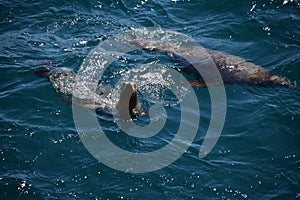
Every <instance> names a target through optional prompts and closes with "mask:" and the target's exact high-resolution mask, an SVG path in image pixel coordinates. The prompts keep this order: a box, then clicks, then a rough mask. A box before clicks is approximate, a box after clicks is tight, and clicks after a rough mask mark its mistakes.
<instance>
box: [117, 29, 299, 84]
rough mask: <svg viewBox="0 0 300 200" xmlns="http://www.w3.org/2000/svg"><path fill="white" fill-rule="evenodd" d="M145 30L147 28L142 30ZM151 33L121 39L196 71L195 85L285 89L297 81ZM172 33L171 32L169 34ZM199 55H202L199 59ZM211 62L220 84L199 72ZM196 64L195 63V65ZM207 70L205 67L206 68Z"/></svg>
mask: <svg viewBox="0 0 300 200" xmlns="http://www.w3.org/2000/svg"><path fill="white" fill-rule="evenodd" d="M144 31H146V30H144ZM150 33H151V32H149V33H148V32H145V33H139V32H138V31H137V32H134V34H129V35H127V37H126V38H125V39H123V40H122V41H121V42H124V43H129V44H130V45H134V46H136V47H138V48H141V49H144V50H148V51H157V52H160V53H163V54H166V55H167V56H169V57H171V58H173V59H174V60H176V61H179V62H183V64H185V65H187V67H186V68H185V69H183V70H186V71H188V72H191V73H194V74H197V79H196V80H191V81H190V83H191V85H192V86H195V87H207V86H215V85H221V84H247V85H257V86H264V87H266V86H283V87H288V88H295V87H296V82H294V83H292V82H291V81H290V80H288V79H287V78H285V77H281V76H278V75H272V74H270V72H269V71H268V70H267V69H264V68H262V67H261V66H258V65H256V64H254V63H251V62H248V61H246V60H245V59H243V58H240V57H238V56H233V55H230V54H227V53H224V52H221V51H215V50H210V49H206V48H203V47H201V48H199V45H194V46H193V45H190V46H189V45H187V46H186V45H182V44H181V43H180V42H179V43H176V42H174V43H171V42H168V41H167V42H166V41H163V39H161V38H160V37H151V36H149V38H150V39H148V36H147V35H150ZM168 34H169V33H168V32H166V33H163V34H162V35H163V36H169V35H168ZM170 35H172V34H170ZM199 56H200V57H201V58H199ZM208 62H213V63H214V64H213V65H215V66H216V67H217V69H218V71H219V72H220V74H221V77H222V80H223V83H221V82H217V81H216V82H214V81H209V83H207V82H205V81H204V80H203V78H202V77H201V76H200V75H199V71H201V70H203V69H197V67H199V68H203V67H204V65H205V64H207V63H208ZM195 63H196V65H195ZM205 70H207V71H208V73H209V70H210V67H209V66H208V67H207V69H205Z"/></svg>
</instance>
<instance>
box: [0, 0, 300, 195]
mask: <svg viewBox="0 0 300 200" xmlns="http://www.w3.org/2000/svg"><path fill="white" fill-rule="evenodd" d="M152 26H155V27H162V28H165V29H171V30H174V31H178V32H181V33H183V34H186V35H188V36H190V37H192V38H194V39H195V40H196V41H198V42H199V43H200V44H201V45H203V46H204V47H206V48H211V49H215V50H220V51H225V52H227V53H230V54H233V55H237V56H241V57H243V58H245V59H247V60H249V61H251V62H254V63H256V64H258V65H261V66H263V67H264V68H267V69H269V70H270V71H271V72H272V73H274V74H278V75H280V76H285V77H288V78H289V79H290V80H293V81H294V80H295V81H297V82H298V83H299V81H300V79H299V77H300V70H299V67H300V48H299V47H300V3H299V2H298V1H296V0H294V1H283V0H278V1H277V0H269V1H260V2H258V1H238V0H234V1H229V0H224V1H217V0H209V1H208V0H205V1H204V0H190V1H189V0H184V1H181V0H178V1H171V0H163V1H156V0H144V1H124V0H123V1H122V0H119V1H115V0H113V1H108V0H107V1H94V0H80V1H64V0H60V1H47V0H44V1H35V0H31V1H29V0H28V1H6V0H2V1H0V41H1V42H0V81H1V84H0V99H1V101H0V102H1V103H0V199H296V198H298V197H299V195H298V194H299V193H300V173H299V170H300V125H299V122H300V116H299V113H300V110H299V109H300V107H299V106H300V96H299V87H298V88H296V89H288V88H280V87H274V88H272V87H271V88H262V87H250V86H245V85H243V86H241V85H228V86H226V87H225V89H226V94H227V116H226V121H225V125H224V129H223V131H222V134H221V137H220V138H219V140H218V142H217V144H216V146H215V147H214V148H213V150H212V152H210V154H209V155H208V156H207V157H205V158H203V159H200V158H199V157H198V151H199V149H200V146H201V144H202V142H203V139H204V136H205V134H206V131H207V127H208V124H209V120H210V109H209V107H210V98H209V95H208V92H207V90H206V89H197V90H195V91H196V94H197V96H198V97H199V103H200V108H201V121H200V124H199V125H200V126H199V129H198V133H197V136H196V138H195V139H194V142H193V143H192V145H191V146H190V148H189V149H188V150H187V152H186V153H184V154H183V156H181V158H180V159H178V160H177V161H175V162H174V163H173V164H171V165H169V166H167V167H165V168H163V169H160V170H157V171H154V172H150V173H143V174H131V173H125V172H121V171H117V170H114V169H111V168H109V167H108V166H106V165H104V164H102V163H100V162H98V161H97V160H96V159H95V158H94V157H93V156H92V155H91V154H89V152H88V151H87V150H86V148H85V147H84V145H83V144H82V142H81V140H80V138H79V136H78V134H77V131H76V128H75V125H74V121H73V116H72V108H71V105H70V104H68V103H66V102H63V101H61V100H60V99H59V98H60V97H59V95H58V94H57V93H56V92H55V91H54V90H53V88H52V86H51V84H50V83H49V82H48V81H47V79H41V78H39V77H37V76H35V75H34V74H33V73H32V67H34V66H36V65H39V64H40V63H43V62H45V61H53V62H55V63H56V64H58V65H60V66H64V67H69V68H71V69H74V70H77V69H78V68H79V67H80V64H81V63H82V61H83V59H84V58H85V57H86V56H87V55H88V53H89V52H90V51H91V50H92V49H93V48H95V47H96V46H97V45H98V44H99V43H101V42H102V41H103V40H105V39H107V38H109V37H110V36H113V35H115V34H117V33H120V32H122V31H125V30H129V29H130V28H141V27H152ZM149 56H150V57H151V58H152V57H153V54H151V55H150V53H149ZM139 60H141V63H142V59H140V58H139V59H137V61H138V62H139ZM174 112H175V111H174ZM175 113H176V112H175ZM170 121H171V123H169V124H167V125H168V126H167V127H165V131H166V133H169V135H168V134H166V135H167V137H170V134H172V133H173V131H174V130H173V129H174V128H173V124H176V123H179V122H180V117H178V116H177V115H175V114H174V116H172V117H170ZM103 123H107V124H112V122H105V119H104V122H103ZM191 126H198V124H191ZM110 131H111V134H114V132H113V128H112V129H111V130H110ZM111 137H113V138H112V139H114V140H115V142H116V143H117V144H119V145H120V146H122V145H124V146H129V147H132V148H136V147H142V145H146V146H147V145H151V144H147V142H146V141H143V142H141V141H139V140H126V139H124V140H121V139H119V140H118V135H112V136H111ZM155 139H156V140H155V141H152V142H155V143H157V144H158V145H161V146H163V145H165V143H166V141H168V140H169V139H168V138H164V134H162V135H160V136H158V137H156V138H155ZM299 198H300V197H299Z"/></svg>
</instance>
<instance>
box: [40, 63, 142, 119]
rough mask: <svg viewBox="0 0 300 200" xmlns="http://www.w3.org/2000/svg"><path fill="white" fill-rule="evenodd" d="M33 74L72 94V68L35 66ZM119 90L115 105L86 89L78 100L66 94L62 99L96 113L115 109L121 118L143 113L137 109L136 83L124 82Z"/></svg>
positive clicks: (111, 112)
mask: <svg viewBox="0 0 300 200" xmlns="http://www.w3.org/2000/svg"><path fill="white" fill-rule="evenodd" d="M35 74H36V75H38V76H40V77H45V78H48V79H49V80H50V82H51V83H52V86H53V88H54V89H55V90H56V91H57V92H59V93H62V94H64V95H72V91H73V85H74V81H75V74H74V72H73V71H72V70H70V69H68V68H64V67H57V66H43V67H39V68H37V69H36V71H35ZM120 90H121V91H120V96H119V100H118V102H117V103H116V105H111V104H108V103H105V102H104V101H102V99H101V97H99V96H98V95H97V94H92V92H91V91H88V90H86V91H84V92H86V93H85V95H84V97H77V98H79V100H78V101H75V102H71V99H70V98H68V97H66V96H65V97H64V98H63V100H64V101H66V102H71V103H73V104H75V105H77V106H80V107H85V108H90V109H94V110H96V112H98V113H103V112H104V113H105V114H109V115H112V114H113V112H114V111H117V115H118V117H119V118H120V119H122V120H129V119H131V118H135V116H136V115H137V114H139V115H144V113H143V112H141V111H140V110H139V101H138V91H137V86H136V84H135V83H132V82H124V83H123V84H122V87H121V89H120ZM89 93H90V95H89ZM91 101H93V103H91Z"/></svg>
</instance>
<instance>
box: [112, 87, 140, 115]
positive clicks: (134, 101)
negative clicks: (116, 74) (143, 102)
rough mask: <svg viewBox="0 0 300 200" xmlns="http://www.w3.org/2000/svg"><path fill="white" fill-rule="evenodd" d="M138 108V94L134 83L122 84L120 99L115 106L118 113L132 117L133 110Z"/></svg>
mask: <svg viewBox="0 0 300 200" xmlns="http://www.w3.org/2000/svg"><path fill="white" fill-rule="evenodd" d="M137 107H138V93H137V87H136V84H135V83H132V82H124V83H123V85H122V87H121V92H120V99H119V101H118V103H117V105H116V108H117V109H118V110H119V112H121V113H124V112H128V111H129V114H130V115H132V114H133V111H134V109H137Z"/></svg>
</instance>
